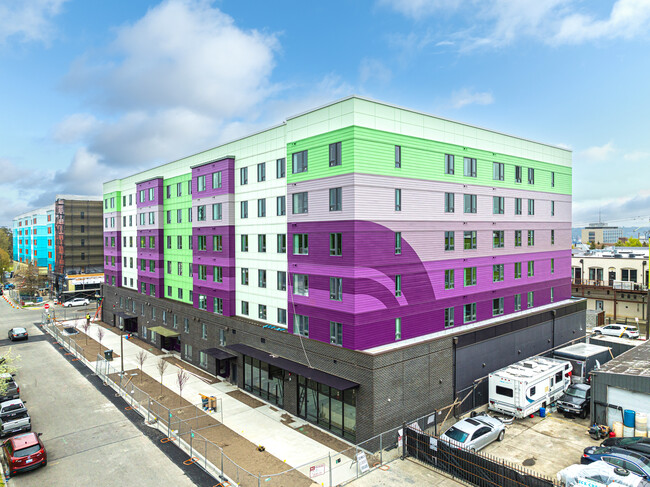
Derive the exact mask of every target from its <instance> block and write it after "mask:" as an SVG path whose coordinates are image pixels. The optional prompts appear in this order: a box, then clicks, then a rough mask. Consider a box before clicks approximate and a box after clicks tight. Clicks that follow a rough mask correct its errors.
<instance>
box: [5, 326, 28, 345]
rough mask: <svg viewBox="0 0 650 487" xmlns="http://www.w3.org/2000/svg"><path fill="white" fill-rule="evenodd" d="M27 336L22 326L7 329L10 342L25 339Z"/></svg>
mask: <svg viewBox="0 0 650 487" xmlns="http://www.w3.org/2000/svg"><path fill="white" fill-rule="evenodd" d="M28 338H29V334H28V333H27V330H25V329H24V328H12V329H11V330H9V340H11V341H12V342H13V341H14V340H27V339H28Z"/></svg>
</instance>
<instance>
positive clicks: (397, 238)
mask: <svg viewBox="0 0 650 487" xmlns="http://www.w3.org/2000/svg"><path fill="white" fill-rule="evenodd" d="M401 253H402V232H395V255H401Z"/></svg>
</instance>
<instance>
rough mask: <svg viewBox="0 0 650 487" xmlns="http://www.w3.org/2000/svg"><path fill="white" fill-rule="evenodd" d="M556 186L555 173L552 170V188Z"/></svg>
mask: <svg viewBox="0 0 650 487" xmlns="http://www.w3.org/2000/svg"><path fill="white" fill-rule="evenodd" d="M554 187H555V173H554V172H551V188H554Z"/></svg>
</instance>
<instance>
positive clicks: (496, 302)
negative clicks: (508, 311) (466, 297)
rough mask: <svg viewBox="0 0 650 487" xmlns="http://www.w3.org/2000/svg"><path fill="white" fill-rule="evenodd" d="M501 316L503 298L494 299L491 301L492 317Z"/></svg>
mask: <svg viewBox="0 0 650 487" xmlns="http://www.w3.org/2000/svg"><path fill="white" fill-rule="evenodd" d="M502 314H503V298H495V299H493V300H492V316H499V315H502Z"/></svg>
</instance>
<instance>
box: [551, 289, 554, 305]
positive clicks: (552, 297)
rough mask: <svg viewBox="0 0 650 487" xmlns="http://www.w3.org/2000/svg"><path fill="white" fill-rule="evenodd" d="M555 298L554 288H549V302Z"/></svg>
mask: <svg viewBox="0 0 650 487" xmlns="http://www.w3.org/2000/svg"><path fill="white" fill-rule="evenodd" d="M554 300H555V292H554V289H553V288H551V303H552V302H553V301H554Z"/></svg>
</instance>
